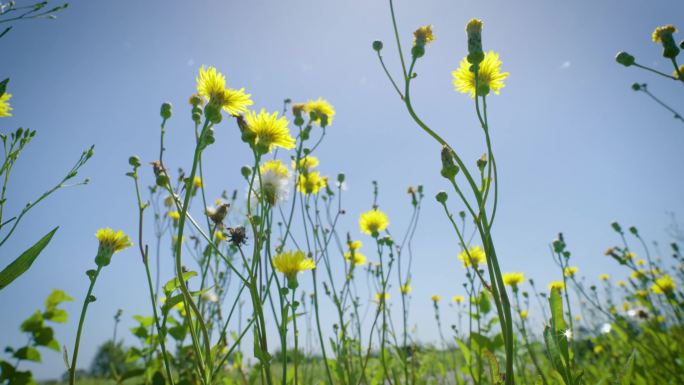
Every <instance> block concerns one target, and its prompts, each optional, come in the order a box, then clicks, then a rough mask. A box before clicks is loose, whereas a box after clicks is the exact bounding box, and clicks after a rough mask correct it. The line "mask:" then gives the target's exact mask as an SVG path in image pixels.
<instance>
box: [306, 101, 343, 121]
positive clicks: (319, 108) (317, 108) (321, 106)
mask: <svg viewBox="0 0 684 385" xmlns="http://www.w3.org/2000/svg"><path fill="white" fill-rule="evenodd" d="M303 110H304V111H306V112H308V113H309V114H311V122H312V123H314V124H318V125H319V126H321V127H326V126H329V125H331V124H332V122H333V117H335V108H334V107H333V106H332V104H330V103H329V102H328V101H327V100H325V99H323V98H318V100H309V101H308V102H306V103H304V106H303ZM312 113H313V114H312Z"/></svg>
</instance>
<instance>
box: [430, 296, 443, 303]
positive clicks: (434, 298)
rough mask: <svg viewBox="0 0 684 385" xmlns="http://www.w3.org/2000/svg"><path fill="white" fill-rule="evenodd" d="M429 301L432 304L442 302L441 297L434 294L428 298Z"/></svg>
mask: <svg viewBox="0 0 684 385" xmlns="http://www.w3.org/2000/svg"><path fill="white" fill-rule="evenodd" d="M430 299H431V300H432V302H439V301H441V300H442V296H441V295H437V294H435V295H433V296H432V297H430Z"/></svg>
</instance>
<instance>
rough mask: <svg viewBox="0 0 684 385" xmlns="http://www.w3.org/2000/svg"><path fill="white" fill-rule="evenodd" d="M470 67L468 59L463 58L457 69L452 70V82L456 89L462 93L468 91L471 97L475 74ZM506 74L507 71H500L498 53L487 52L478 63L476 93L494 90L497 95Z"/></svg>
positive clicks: (473, 92)
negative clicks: (477, 89)
mask: <svg viewBox="0 0 684 385" xmlns="http://www.w3.org/2000/svg"><path fill="white" fill-rule="evenodd" d="M470 67H471V65H470V63H469V62H468V59H466V58H463V60H461V63H460V66H459V67H458V69H457V70H456V71H454V72H452V75H453V77H454V78H453V80H452V83H453V84H454V87H456V91H458V92H460V93H463V94H468V93H469V94H470V96H471V97H472V98H475V94H476V92H475V91H476V90H475V74H474V73H473V72H472V71H471V70H470ZM508 75H509V74H508V72H501V60H499V54H497V53H495V52H493V51H489V52H487V53H486V54H485V57H484V60H483V61H482V63H480V65H479V70H478V76H477V79H478V84H477V86H478V87H479V88H480V89H479V91H478V92H477V95H478V96H485V95H487V94H488V93H489V91H494V93H495V94H497V95H498V94H499V90H501V88H503V87H504V83H503V80H504V79H506V77H508Z"/></svg>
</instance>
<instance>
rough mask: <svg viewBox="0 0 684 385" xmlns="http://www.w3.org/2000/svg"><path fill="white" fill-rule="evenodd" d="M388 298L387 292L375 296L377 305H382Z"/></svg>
mask: <svg viewBox="0 0 684 385" xmlns="http://www.w3.org/2000/svg"><path fill="white" fill-rule="evenodd" d="M389 298H390V295H389V293H387V292H384V291H383V292H380V293H376V294H375V300H376V301H378V303H380V304H383V303H385V302H387V301H388V300H389Z"/></svg>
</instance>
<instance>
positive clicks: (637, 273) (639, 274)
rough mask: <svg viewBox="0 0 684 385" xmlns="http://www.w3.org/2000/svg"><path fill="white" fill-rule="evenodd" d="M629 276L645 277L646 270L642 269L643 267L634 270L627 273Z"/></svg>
mask: <svg viewBox="0 0 684 385" xmlns="http://www.w3.org/2000/svg"><path fill="white" fill-rule="evenodd" d="M629 277H630V278H632V279H642V278H645V277H646V270H644V269H639V270H635V271H633V272H632V273H631V274H630V275H629Z"/></svg>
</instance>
